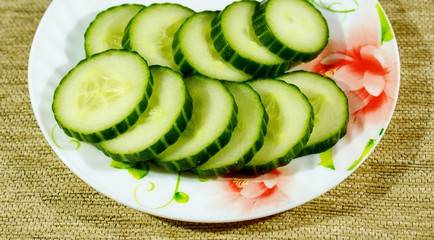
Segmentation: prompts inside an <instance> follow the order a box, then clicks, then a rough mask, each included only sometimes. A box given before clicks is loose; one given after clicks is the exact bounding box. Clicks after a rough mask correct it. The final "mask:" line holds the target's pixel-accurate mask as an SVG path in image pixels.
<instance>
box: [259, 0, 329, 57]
mask: <svg viewBox="0 0 434 240" xmlns="http://www.w3.org/2000/svg"><path fill="white" fill-rule="evenodd" d="M253 27H254V29H255V32H256V35H257V36H258V38H259V40H260V41H261V42H262V43H263V44H264V45H265V46H267V47H268V49H269V50H270V51H272V52H273V53H275V54H277V55H279V56H280V57H281V58H283V59H287V60H290V61H292V62H306V61H309V60H311V59H313V58H315V57H316V56H317V55H318V54H319V53H320V52H321V51H322V50H323V49H324V48H325V47H326V46H327V43H328V41H329V29H328V25H327V21H326V20H325V18H324V17H323V16H322V14H321V12H320V11H318V10H317V9H316V8H315V7H314V6H313V5H312V4H311V3H309V1H305V0H265V1H264V2H262V3H261V5H260V6H259V7H258V8H256V12H255V15H254V16H253Z"/></svg>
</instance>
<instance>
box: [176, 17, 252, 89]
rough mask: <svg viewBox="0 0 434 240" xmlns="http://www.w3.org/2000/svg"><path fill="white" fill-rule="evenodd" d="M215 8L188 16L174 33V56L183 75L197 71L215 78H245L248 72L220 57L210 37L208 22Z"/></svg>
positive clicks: (248, 76)
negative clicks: (211, 10)
mask: <svg viewBox="0 0 434 240" xmlns="http://www.w3.org/2000/svg"><path fill="white" fill-rule="evenodd" d="M217 14H218V12H209V11H206V12H200V13H196V14H195V15H193V16H191V17H189V18H188V19H187V20H186V21H185V22H184V24H183V25H182V26H181V28H180V29H179V30H178V31H177V32H176V34H175V40H174V41H173V46H172V47H173V54H174V55H173V56H174V59H175V62H176V64H178V66H179V69H180V70H181V72H182V73H183V74H185V75H192V74H195V73H200V74H201V75H204V76H208V77H210V78H214V79H222V80H227V81H246V80H248V79H250V78H251V76H250V75H248V74H247V73H245V72H243V71H241V70H238V69H236V68H235V67H233V66H232V65H231V64H230V63H228V62H226V61H225V60H224V59H222V58H221V57H220V55H219V53H218V52H217V50H216V49H215V48H214V44H213V42H212V39H211V22H212V20H213V18H214V17H215V16H217Z"/></svg>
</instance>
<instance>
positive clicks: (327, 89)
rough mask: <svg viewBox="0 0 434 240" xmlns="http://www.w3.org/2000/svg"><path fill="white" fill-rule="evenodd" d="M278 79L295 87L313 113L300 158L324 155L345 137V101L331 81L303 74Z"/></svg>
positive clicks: (301, 72) (298, 72) (291, 74)
mask: <svg viewBox="0 0 434 240" xmlns="http://www.w3.org/2000/svg"><path fill="white" fill-rule="evenodd" d="M280 79H282V80H284V81H285V82H287V83H290V84H294V85H296V86H298V87H299V88H300V89H301V91H302V92H303V93H304V94H305V95H306V96H307V98H308V99H309V102H310V103H311V104H312V106H313V110H314V113H315V123H314V127H313V131H312V134H311V136H310V139H309V142H308V143H307V144H306V146H305V147H304V149H303V151H302V152H301V155H308V154H314V153H320V152H324V151H326V150H327V149H329V148H331V147H333V146H334V145H335V144H336V143H337V142H338V141H339V140H340V139H341V138H342V137H343V136H345V134H346V131H347V124H348V119H349V110H348V99H347V97H346V96H345V93H344V92H343V91H342V90H341V89H340V88H339V87H338V85H337V84H336V83H335V82H334V81H333V80H331V79H329V78H326V77H323V76H321V75H319V74H316V73H310V72H305V71H297V72H292V73H289V74H287V75H285V76H282V77H280Z"/></svg>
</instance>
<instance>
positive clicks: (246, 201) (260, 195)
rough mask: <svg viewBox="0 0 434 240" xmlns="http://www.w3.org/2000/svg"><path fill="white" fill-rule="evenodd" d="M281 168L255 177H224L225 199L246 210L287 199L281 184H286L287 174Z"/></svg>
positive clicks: (271, 204) (272, 204)
mask: <svg viewBox="0 0 434 240" xmlns="http://www.w3.org/2000/svg"><path fill="white" fill-rule="evenodd" d="M282 171H283V170H282V169H275V170H273V171H271V172H269V173H267V174H264V175H261V176H258V177H255V178H224V179H223V184H224V186H223V188H224V190H225V193H226V197H225V199H226V200H228V201H230V202H231V203H232V204H233V203H237V202H238V203H239V204H240V209H242V210H245V211H248V210H250V209H252V208H253V207H261V206H274V205H276V204H279V203H281V202H284V200H285V199H288V196H287V194H285V192H284V189H283V186H285V185H288V182H289V180H288V177H289V175H287V174H284V173H283V172H282Z"/></svg>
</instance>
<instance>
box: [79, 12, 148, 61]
mask: <svg viewBox="0 0 434 240" xmlns="http://www.w3.org/2000/svg"><path fill="white" fill-rule="evenodd" d="M144 7H145V6H143V5H139V4H123V5H119V6H114V7H111V8H108V9H106V10H105V11H102V12H100V13H99V14H98V15H97V16H96V17H95V19H94V20H93V22H92V23H91V24H90V25H89V27H88V28H87V30H86V34H85V36H84V48H85V50H86V55H87V56H91V55H93V54H96V53H100V52H103V51H106V50H109V49H121V48H122V37H123V36H124V30H125V27H126V26H127V24H128V22H129V21H130V20H131V19H132V18H133V17H134V16H135V15H136V14H137V13H138V12H139V11H140V10H142V9H143V8H144Z"/></svg>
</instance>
